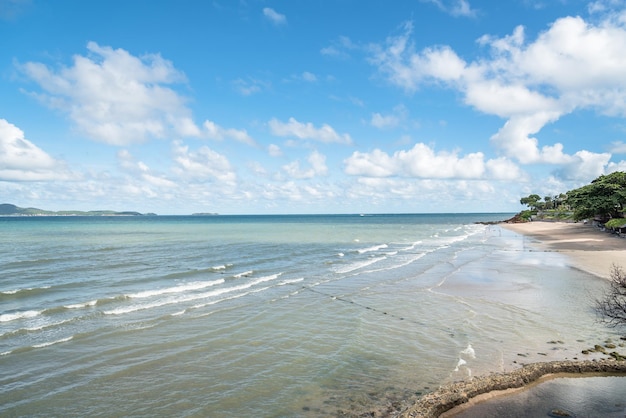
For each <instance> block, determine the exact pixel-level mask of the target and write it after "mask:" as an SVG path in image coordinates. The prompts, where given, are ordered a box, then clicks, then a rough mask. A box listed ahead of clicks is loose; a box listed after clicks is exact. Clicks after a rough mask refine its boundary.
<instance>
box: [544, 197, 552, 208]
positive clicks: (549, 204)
mask: <svg viewBox="0 0 626 418" xmlns="http://www.w3.org/2000/svg"><path fill="white" fill-rule="evenodd" d="M543 201H544V202H546V209H554V206H553V202H552V196H546V197H544V198H543Z"/></svg>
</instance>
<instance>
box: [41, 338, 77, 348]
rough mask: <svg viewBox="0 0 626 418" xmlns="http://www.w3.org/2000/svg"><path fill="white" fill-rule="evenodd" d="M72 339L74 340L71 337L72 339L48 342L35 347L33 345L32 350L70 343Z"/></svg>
mask: <svg viewBox="0 0 626 418" xmlns="http://www.w3.org/2000/svg"><path fill="white" fill-rule="evenodd" d="M72 338H74V337H73V336H72V337H67V338H62V339H60V340H56V341H49V342H46V343H41V344H35V345H33V348H43V347H49V346H51V345H54V344H60V343H65V342H68V341H70V340H71V339H72Z"/></svg>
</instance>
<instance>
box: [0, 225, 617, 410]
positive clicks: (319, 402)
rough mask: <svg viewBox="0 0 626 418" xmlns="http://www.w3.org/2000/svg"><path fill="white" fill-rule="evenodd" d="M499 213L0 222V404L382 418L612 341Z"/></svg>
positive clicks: (561, 266)
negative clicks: (457, 386) (450, 386)
mask: <svg viewBox="0 0 626 418" xmlns="http://www.w3.org/2000/svg"><path fill="white" fill-rule="evenodd" d="M510 215H511V214H393V215H384V214H383V215H365V214H355V215H283V216H279V215H264V216H244V215H240V216H228V215H218V216H115V217H76V216H67V217H65V216H63V217H62V216H57V217H4V218H0V416H2V417H84V416H90V417H155V416H168V417H170V416H176V417H319V416H346V417H347V416H354V417H356V416H372V415H375V414H378V415H376V416H394V415H395V414H397V413H398V412H399V411H401V410H402V409H403V408H405V407H407V406H409V405H410V404H411V403H412V402H414V401H415V400H416V399H418V398H419V397H420V396H422V395H423V394H425V393H428V392H431V391H433V390H435V389H437V388H438V387H439V386H440V385H442V384H445V383H449V382H453V381H458V380H465V379H470V378H472V377H473V376H476V375H483V374H487V373H493V372H502V371H507V370H513V369H515V368H518V367H519V366H520V365H521V364H524V363H530V362H534V361H548V360H561V359H572V358H582V357H584V355H583V354H581V350H583V349H585V348H589V347H593V346H594V345H595V344H597V343H602V342H604V341H606V340H608V339H614V340H615V341H619V334H618V330H615V329H610V328H606V327H605V326H604V325H602V324H601V323H599V322H598V320H597V319H598V318H597V317H596V316H595V311H594V300H595V298H596V297H598V295H600V294H601V293H602V292H603V291H605V290H606V287H607V281H606V280H603V279H599V278H597V277H594V276H592V275H589V274H588V273H585V272H582V271H579V270H575V269H573V268H571V267H570V266H569V265H568V260H567V258H566V256H565V255H564V254H562V253H558V252H542V251H538V250H537V249H536V247H535V246H533V243H532V241H531V239H530V238H528V237H525V236H521V235H519V234H516V233H514V232H511V231H508V230H506V229H503V228H501V227H499V226H498V225H485V224H480V223H477V222H489V221H498V220H503V219H506V218H508V217H510ZM609 268H610V266H607V270H608V269H609ZM584 358H589V357H584Z"/></svg>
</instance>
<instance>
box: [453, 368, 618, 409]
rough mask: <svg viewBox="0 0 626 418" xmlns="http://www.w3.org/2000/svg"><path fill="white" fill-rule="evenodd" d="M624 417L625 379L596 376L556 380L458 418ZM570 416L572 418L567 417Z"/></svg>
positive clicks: (481, 405)
mask: <svg viewBox="0 0 626 418" xmlns="http://www.w3.org/2000/svg"><path fill="white" fill-rule="evenodd" d="M559 414H561V416H570V417H576V418H597V417H603V418H624V417H625V416H626V377H624V376H602V377H600V376H595V377H567V378H557V379H551V380H548V381H545V382H543V383H539V384H537V385H534V386H532V387H530V388H528V389H524V390H522V391H521V392H519V393H517V394H514V395H510V396H502V397H496V398H493V399H490V400H487V401H484V402H480V403H477V404H476V405H474V406H473V407H471V408H470V409H468V410H466V411H464V412H461V413H458V414H455V415H453V416H454V417H455V418H474V417H481V418H492V417H493V418H500V417H511V418H531V417H550V416H554V417H558V416H559ZM568 414H569V415H568Z"/></svg>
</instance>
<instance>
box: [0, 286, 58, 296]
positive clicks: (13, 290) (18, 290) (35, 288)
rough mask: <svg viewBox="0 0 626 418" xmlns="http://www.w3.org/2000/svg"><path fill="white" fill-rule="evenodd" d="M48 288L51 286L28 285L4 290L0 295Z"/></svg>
mask: <svg viewBox="0 0 626 418" xmlns="http://www.w3.org/2000/svg"><path fill="white" fill-rule="evenodd" d="M46 289H50V286H42V287H26V288H24V289H12V290H3V291H1V292H0V295H16V294H18V293H20V292H32V291H33V290H46Z"/></svg>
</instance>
